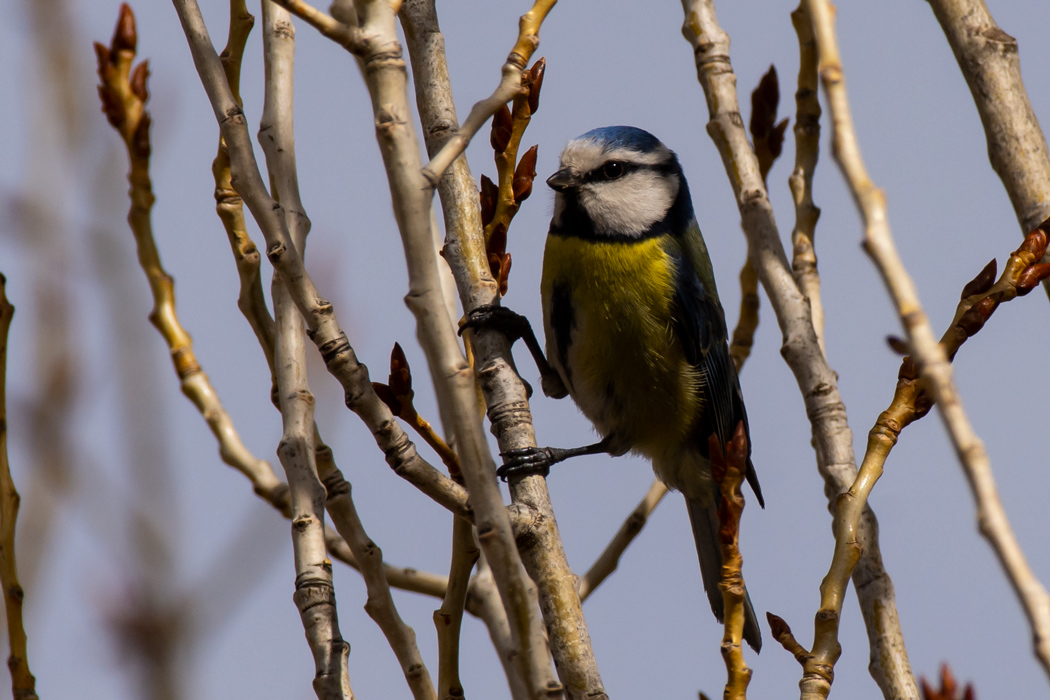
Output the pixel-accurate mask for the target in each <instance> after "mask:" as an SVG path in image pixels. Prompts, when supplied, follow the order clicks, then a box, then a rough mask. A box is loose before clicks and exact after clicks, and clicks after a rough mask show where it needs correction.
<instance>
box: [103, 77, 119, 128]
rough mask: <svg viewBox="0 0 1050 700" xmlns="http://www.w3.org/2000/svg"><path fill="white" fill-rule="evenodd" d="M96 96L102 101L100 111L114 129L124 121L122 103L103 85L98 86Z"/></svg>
mask: <svg viewBox="0 0 1050 700" xmlns="http://www.w3.org/2000/svg"><path fill="white" fill-rule="evenodd" d="M98 97H99V99H100V100H101V101H102V113H103V114H105V115H106V121H108V122H109V124H110V126H112V127H113V128H114V129H119V128H120V125H121V124H123V123H124V103H123V102H121V101H120V98H118V97H117V96H116V95H114V94H113V93H112V92H111V91H110V90H109V88H107V87H105V86H104V85H99V86H98Z"/></svg>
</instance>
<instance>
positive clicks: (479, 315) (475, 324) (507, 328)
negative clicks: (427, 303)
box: [459, 304, 532, 343]
mask: <svg viewBox="0 0 1050 700" xmlns="http://www.w3.org/2000/svg"><path fill="white" fill-rule="evenodd" d="M468 328H470V329H471V330H474V331H477V330H479V329H481V328H488V329H491V330H498V331H501V332H502V333H503V334H504V335H506V336H507V340H509V341H510V342H512V343H513V342H514V341H516V340H519V339H520V338H521V337H522V336H524V335H525V334H526V333H527V332H529V331H531V329H532V327H531V326H530V325H529V320H528V319H527V318H525V317H524V316H522V315H521V314H519V313H517V312H516V311H511V310H510V309H508V308H507V307H505V306H498V305H497V304H485V305H483V306H478V307H476V308H474V309H472V310H471V311H470V312H468V313H467V317H466V318H465V319H464V321H463V323H462V324H461V325H460V327H459V334H460V335H463V331H465V330H467V329H468Z"/></svg>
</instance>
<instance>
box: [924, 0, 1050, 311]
mask: <svg viewBox="0 0 1050 700" xmlns="http://www.w3.org/2000/svg"><path fill="white" fill-rule="evenodd" d="M930 7H931V8H932V9H933V14H934V16H935V17H937V21H938V22H940V24H941V29H943V30H944V35H945V37H947V39H948V44H949V45H950V46H951V47H952V53H954V54H955V60H956V61H958V63H959V70H961V71H962V74H963V77H965V78H966V84H967V85H968V86H969V87H970V94H971V95H973V101H974V103H975V104H976V105H977V113H978V114H979V115H980V116H981V124H983V125H984V134H985V138H986V139H987V141H988V158H989V160H990V161H991V164H992V169H993V170H995V172H996V174H998V175H999V179H1000V180H1002V182H1003V187H1005V188H1006V193H1007V195H1008V196H1009V197H1010V203H1011V204H1012V205H1013V208H1014V214H1015V215H1016V216H1017V222H1018V223H1019V224H1020V225H1021V231H1022V233H1028V232H1029V231H1031V230H1032V229H1034V228H1035V227H1036V226H1038V225H1039V224H1040V223H1041V222H1042V221H1044V220H1045V219H1047V218H1050V151H1048V150H1047V146H1046V137H1045V136H1044V135H1043V131H1042V129H1040V128H1039V120H1038V118H1037V117H1036V115H1035V111H1034V110H1033V109H1032V104H1031V102H1029V100H1028V93H1027V92H1026V91H1025V88H1024V83H1023V82H1022V81H1021V61H1020V57H1019V55H1018V50H1017V40H1016V39H1014V38H1013V37H1012V36H1010V35H1009V34H1007V33H1006V32H1004V31H1003V30H1002V29H1000V28H999V26H998V25H997V24H996V23H995V20H994V19H993V18H992V15H991V13H989V12H988V8H987V6H986V5H985V4H984V0H930ZM1044 261H1045V262H1050V258H1048V259H1045V260H1044ZM1043 286H1044V289H1046V292H1047V294H1050V284H1046V283H1044V285H1043Z"/></svg>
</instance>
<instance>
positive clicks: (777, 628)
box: [766, 612, 791, 639]
mask: <svg viewBox="0 0 1050 700" xmlns="http://www.w3.org/2000/svg"><path fill="white" fill-rule="evenodd" d="M766 622H768V623H769V631H770V632H772V634H773V639H780V638H781V637H783V636H784V635H785V634H791V627H789V626H788V623H787V622H786V621H785V620H784V618H782V617H780V616H778V615H774V614H773V613H771V612H767V613H766Z"/></svg>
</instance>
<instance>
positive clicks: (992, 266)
mask: <svg viewBox="0 0 1050 700" xmlns="http://www.w3.org/2000/svg"><path fill="white" fill-rule="evenodd" d="M995 273H996V262H995V258H992V261H991V262H990V263H988V264H987V265H985V266H984V269H983V270H981V271H980V272H978V273H977V276H976V277H974V278H973V279H972V280H970V281H969V282H967V283H966V286H965V287H963V290H962V294H960V295H959V298H960V299H965V298H966V297H970V296H973V295H974V294H983V293H984V292H987V291H988V290H989V289H991V288H992V285H993V284H995Z"/></svg>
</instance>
